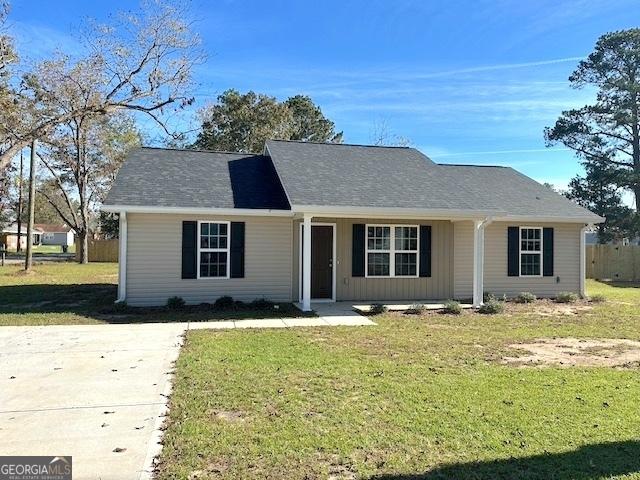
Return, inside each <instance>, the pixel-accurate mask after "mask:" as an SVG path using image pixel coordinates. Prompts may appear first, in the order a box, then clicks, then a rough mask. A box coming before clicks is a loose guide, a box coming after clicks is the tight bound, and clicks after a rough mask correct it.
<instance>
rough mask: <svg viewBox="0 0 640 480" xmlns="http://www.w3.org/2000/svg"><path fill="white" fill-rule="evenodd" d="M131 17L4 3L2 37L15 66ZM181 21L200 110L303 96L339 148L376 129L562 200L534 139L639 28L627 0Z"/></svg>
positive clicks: (200, 12) (306, 5)
mask: <svg viewBox="0 0 640 480" xmlns="http://www.w3.org/2000/svg"><path fill="white" fill-rule="evenodd" d="M128 6H131V3H130V2H123V1H117V0H115V1H113V0H112V1H110V2H86V1H71V0H66V1H60V0H59V1H56V2H41V1H27V0H13V2H12V12H11V16H10V23H11V29H12V30H13V32H14V34H15V35H16V36H17V39H18V45H19V49H20V54H21V55H22V56H24V57H27V58H30V59H37V58H41V57H42V56H46V55H48V54H49V53H51V52H52V51H53V50H55V49H56V48H60V49H62V50H64V51H70V52H73V51H74V50H77V42H76V40H75V38H76V37H75V32H76V31H77V29H78V27H79V26H80V25H81V24H82V22H83V19H84V18H85V17H93V18H97V19H98V20H104V19H106V17H107V15H109V14H110V13H112V12H114V11H115V10H118V9H124V8H127V7H128ZM190 10H191V12H192V15H193V16H194V17H195V18H196V19H197V23H196V29H197V30H198V31H199V33H200V34H201V36H202V39H203V46H204V49H205V50H206V52H207V55H208V59H207V62H206V63H205V64H204V65H202V66H199V67H198V69H197V71H196V72H195V74H196V81H197V82H198V86H197V88H196V92H195V93H196V98H197V105H198V106H202V105H204V104H205V103H207V102H211V101H214V100H215V97H216V96H217V95H218V94H219V93H221V92H222V91H224V90H226V89H228V88H236V89H239V90H241V91H245V90H248V89H253V90H255V91H258V92H263V93H267V94H271V95H275V96H276V97H278V98H280V99H284V98H286V97H288V96H290V95H294V94H298V93H302V94H307V95H310V96H311V97H312V98H313V99H314V101H315V102H316V103H317V104H319V105H320V106H321V108H322V110H323V111H324V113H325V114H326V115H327V116H328V117H329V118H331V119H332V120H333V121H335V123H336V125H337V128H338V129H339V130H343V131H344V132H345V141H346V142H350V143H369V142H370V141H371V138H372V134H373V130H374V128H375V125H376V124H381V123H384V124H386V126H387V128H388V129H389V130H390V131H392V132H393V133H394V134H396V135H399V136H401V137H405V138H407V139H409V140H410V142H411V144H412V145H413V146H415V147H417V148H419V149H421V150H422V151H423V152H424V153H426V154H427V155H429V156H430V157H432V158H433V159H434V160H435V161H438V162H447V163H478V164H497V165H509V166H513V167H514V168H517V169H518V170H520V171H522V172H523V173H525V174H527V175H529V176H532V177H533V178H535V179H537V180H539V181H548V182H551V183H553V184H555V185H557V186H560V187H564V186H566V183H567V182H568V180H569V179H570V178H571V177H573V176H574V175H575V174H576V173H578V172H579V171H580V166H579V164H578V162H577V160H576V159H575V158H574V157H573V155H572V154H571V152H569V151H566V150H565V149H562V148H560V147H556V148H555V149H553V150H550V149H546V148H545V147H544V139H543V129H544V127H545V126H548V125H552V124H553V123H554V122H555V120H556V118H557V117H558V115H559V114H560V112H561V111H562V110H563V109H568V108H572V107H578V106H582V105H584V104H585V103H587V102H590V101H592V100H593V95H594V92H593V91H591V90H573V89H571V88H570V87H569V84H568V82H567V77H568V76H569V74H570V73H571V71H572V70H573V69H574V67H575V65H576V64H577V62H578V60H579V59H580V58H581V57H584V56H585V55H587V54H588V53H590V52H591V50H592V48H593V45H594V43H595V41H596V39H597V38H598V37H599V36H600V35H601V34H603V33H605V32H607V31H611V30H618V29H623V28H630V27H637V26H638V23H640V22H638V20H640V16H638V14H637V2H636V1H631V0H603V1H601V0H572V1H563V0H553V1H547V0H535V1H533V0H531V1H528V0H527V1H522V0H489V1H486V0H475V1H462V0H460V1H456V0H450V1H444V0H443V1H439V0H430V1H403V0H394V1H378V0H367V1H357V2H356V1H348V0H342V1H333V0H332V1H323V2H318V1H277V0H273V1H269V2H266V1H217V2H206V1H203V0H195V1H194V2H192V3H191V5H190ZM634 12H635V14H634ZM185 121H188V120H185Z"/></svg>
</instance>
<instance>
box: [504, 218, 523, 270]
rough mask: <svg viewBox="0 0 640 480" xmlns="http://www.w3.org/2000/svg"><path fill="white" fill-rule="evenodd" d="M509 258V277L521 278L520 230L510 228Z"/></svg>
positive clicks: (508, 240) (508, 241)
mask: <svg viewBox="0 0 640 480" xmlns="http://www.w3.org/2000/svg"><path fill="white" fill-rule="evenodd" d="M507 257H508V264H509V266H508V268H507V270H508V275H509V276H510V277H519V276H520V228H519V227H509V228H508V229H507Z"/></svg>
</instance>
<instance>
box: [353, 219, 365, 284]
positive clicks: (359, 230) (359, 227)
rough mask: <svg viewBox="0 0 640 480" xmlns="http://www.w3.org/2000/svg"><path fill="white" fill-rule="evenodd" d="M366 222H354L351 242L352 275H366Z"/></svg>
mask: <svg viewBox="0 0 640 480" xmlns="http://www.w3.org/2000/svg"><path fill="white" fill-rule="evenodd" d="M364 242H365V237H364V224H363V223H354V224H353V236H352V243H351V276H353V277H364V251H365V249H364Z"/></svg>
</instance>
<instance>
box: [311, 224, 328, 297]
mask: <svg viewBox="0 0 640 480" xmlns="http://www.w3.org/2000/svg"><path fill="white" fill-rule="evenodd" d="M332 297H333V227H332V226H330V225H316V226H312V227H311V298H332Z"/></svg>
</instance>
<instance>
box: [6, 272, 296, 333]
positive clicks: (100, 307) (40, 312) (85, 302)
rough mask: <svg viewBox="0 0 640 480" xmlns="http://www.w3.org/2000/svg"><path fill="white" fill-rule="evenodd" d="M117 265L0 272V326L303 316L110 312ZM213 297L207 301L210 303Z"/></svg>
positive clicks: (282, 311) (286, 312)
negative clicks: (28, 271) (30, 271)
mask: <svg viewBox="0 0 640 480" xmlns="http://www.w3.org/2000/svg"><path fill="white" fill-rule="evenodd" d="M117 281H118V264H116V263H89V264H87V265H80V264H77V263H72V262H64V263H40V264H38V263H36V264H35V265H34V267H33V273H31V274H28V275H26V274H24V272H23V270H22V266H21V265H7V266H4V267H0V326H2V325H64V324H94V323H135V322H175V321H180V322H186V321H189V322H202V321H213V320H231V319H236V320H237V319H243V318H264V317H271V318H272V317H274V316H277V317H295V316H303V315H302V312H300V311H299V310H298V309H297V308H295V307H294V306H293V305H291V304H287V303H284V304H280V305H279V309H278V310H277V313H276V311H275V310H270V309H264V310H253V309H251V308H250V307H243V308H238V309H232V310H215V309H213V308H211V307H205V306H203V307H186V308H184V309H181V310H169V309H166V308H144V309H143V308H131V307H129V308H126V309H124V310H122V309H117V308H115V307H114V302H115V300H116V297H117V290H118V288H117ZM215 300H216V298H212V299H211V303H213V302H214V301H215Z"/></svg>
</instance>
